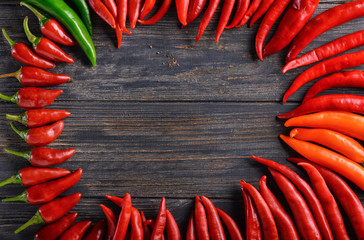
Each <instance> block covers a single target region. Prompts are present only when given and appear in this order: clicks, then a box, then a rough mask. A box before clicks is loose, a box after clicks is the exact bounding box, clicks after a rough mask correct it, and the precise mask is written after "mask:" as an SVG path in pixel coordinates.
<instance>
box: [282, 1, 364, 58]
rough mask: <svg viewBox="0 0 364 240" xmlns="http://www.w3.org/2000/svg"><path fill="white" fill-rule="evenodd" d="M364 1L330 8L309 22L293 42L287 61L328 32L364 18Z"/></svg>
mask: <svg viewBox="0 0 364 240" xmlns="http://www.w3.org/2000/svg"><path fill="white" fill-rule="evenodd" d="M363 8H364V1H363V0H357V1H350V2H347V3H343V4H340V5H338V6H336V7H333V8H330V9H328V10H326V11H325V12H323V13H320V14H319V15H317V16H316V17H314V18H313V19H312V20H311V21H309V22H308V23H307V24H306V26H305V27H304V28H303V29H302V30H301V32H300V33H299V34H298V35H297V37H296V38H295V39H294V40H293V41H292V43H291V45H290V47H289V50H288V54H287V59H286V61H287V62H289V61H291V60H293V59H295V58H296V57H297V55H298V54H299V53H300V52H301V51H302V49H304V48H305V47H306V46H307V45H308V44H309V43H310V42H311V41H312V40H314V39H315V38H316V37H318V36H319V35H321V34H322V33H324V32H326V31H327V30H329V29H331V28H333V27H336V26H339V25H341V24H344V23H346V22H349V21H351V20H353V19H356V18H359V17H363V16H364V11H363Z"/></svg>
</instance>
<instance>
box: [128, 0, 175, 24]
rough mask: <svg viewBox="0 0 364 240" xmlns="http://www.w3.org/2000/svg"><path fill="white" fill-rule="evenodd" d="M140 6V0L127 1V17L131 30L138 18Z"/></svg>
mask: <svg viewBox="0 0 364 240" xmlns="http://www.w3.org/2000/svg"><path fill="white" fill-rule="evenodd" d="M141 5H142V1H141V0H128V17H129V22H130V28H131V29H134V28H135V25H136V23H137V20H138V17H139V12H140V8H141ZM167 9H168V8H167ZM163 15H164V14H163Z"/></svg>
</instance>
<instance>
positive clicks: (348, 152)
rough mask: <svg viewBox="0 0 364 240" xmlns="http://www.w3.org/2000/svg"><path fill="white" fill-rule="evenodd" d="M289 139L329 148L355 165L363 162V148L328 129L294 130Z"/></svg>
mask: <svg viewBox="0 0 364 240" xmlns="http://www.w3.org/2000/svg"><path fill="white" fill-rule="evenodd" d="M289 135H290V137H291V138H296V139H298V140H302V141H308V142H314V143H318V144H320V145H322V146H325V147H328V148H331V149H332V150H334V151H336V152H338V153H341V154H343V155H345V156H346V157H348V158H349V159H350V160H353V161H355V162H357V163H363V161H364V148H363V146H362V145H361V144H360V143H358V142H357V141H355V140H354V139H352V138H351V137H348V136H346V135H344V134H341V133H338V132H335V131H332V130H329V129H318V128H313V129H307V128H295V129H292V130H291V132H290V134H289Z"/></svg>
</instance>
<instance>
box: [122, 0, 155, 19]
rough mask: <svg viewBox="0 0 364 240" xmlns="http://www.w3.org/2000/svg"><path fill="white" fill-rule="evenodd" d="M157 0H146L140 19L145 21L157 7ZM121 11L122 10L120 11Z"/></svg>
mask: <svg viewBox="0 0 364 240" xmlns="http://www.w3.org/2000/svg"><path fill="white" fill-rule="evenodd" d="M119 1H120V0H119ZM155 2H156V0H145V1H144V4H143V7H142V10H140V14H139V19H140V20H144V18H145V17H146V16H147V15H148V13H150V11H151V10H152V9H153V7H154V5H155ZM120 11H121V10H120Z"/></svg>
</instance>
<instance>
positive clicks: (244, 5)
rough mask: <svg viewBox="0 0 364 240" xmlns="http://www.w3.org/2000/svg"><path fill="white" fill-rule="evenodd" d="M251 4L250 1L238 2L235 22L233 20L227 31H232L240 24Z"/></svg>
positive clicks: (239, 0) (242, 0)
mask: <svg viewBox="0 0 364 240" xmlns="http://www.w3.org/2000/svg"><path fill="white" fill-rule="evenodd" d="M249 4H250V0H237V2H236V10H235V14H234V17H233V20H231V23H230V24H229V25H227V26H226V27H225V28H226V29H231V28H233V27H235V26H236V25H238V24H239V23H240V21H241V19H243V17H244V15H245V13H246V11H247V10H248V8H249Z"/></svg>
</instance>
